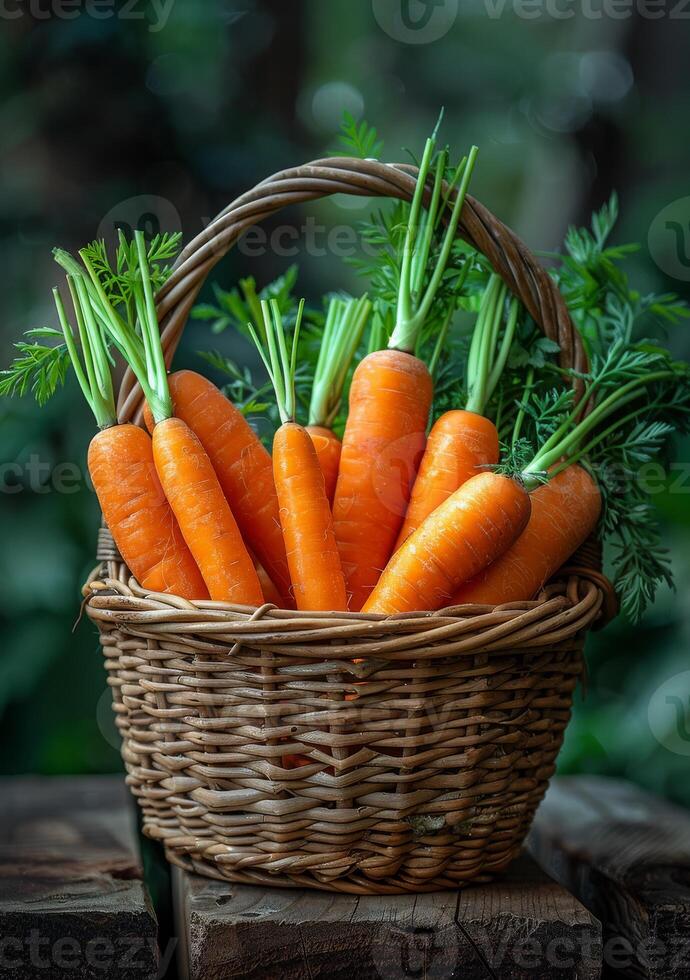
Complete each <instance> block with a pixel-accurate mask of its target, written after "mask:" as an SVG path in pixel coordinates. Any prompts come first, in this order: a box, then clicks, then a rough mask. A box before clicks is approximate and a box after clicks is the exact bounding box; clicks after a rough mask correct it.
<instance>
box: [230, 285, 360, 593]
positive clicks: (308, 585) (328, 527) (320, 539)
mask: <svg viewBox="0 0 690 980" xmlns="http://www.w3.org/2000/svg"><path fill="white" fill-rule="evenodd" d="M261 305H262V313H263V317H264V335H265V337H266V349H264V345H263V344H262V342H261V341H260V340H259V338H258V336H257V335H256V332H255V330H254V328H253V327H252V326H251V324H250V325H249V330H250V331H251V333H252V336H253V338H254V341H255V343H256V345H257V349H258V350H259V353H260V355H261V357H262V359H263V361H264V364H265V366H266V370H267V371H268V374H269V376H270V378H271V381H272V383H273V387H274V388H275V392H276V401H277V404H278V411H279V413H280V418H281V421H282V423H283V424H282V425H281V426H280V428H279V429H278V431H277V432H276V434H275V437H274V440H273V474H274V478H275V485H276V492H277V494H278V502H279V505H280V523H281V527H282V529H283V538H284V541H285V551H286V553H287V560H288V566H289V568H290V578H291V579H292V588H293V595H294V597H295V602H296V604H297V608H298V609H309V610H344V609H347V595H346V592H345V579H344V577H343V572H342V568H341V565H340V558H339V556H338V549H337V546H336V542H335V535H334V533H333V518H332V516H331V509H330V507H329V504H328V499H327V497H326V488H325V483H324V478H323V473H322V471H321V467H320V466H319V460H318V457H317V455H316V450H315V449H314V443H313V442H312V440H311V438H310V436H309V433H308V432H307V431H306V429H304V428H303V427H302V426H301V425H298V424H297V423H296V422H295V421H294V416H295V409H296V399H295V384H294V378H295V367H296V358H297V341H298V337H299V327H300V323H301V318H302V312H303V309H304V302H302V303H301V304H300V307H299V311H298V315H297V323H296V326H295V333H294V335H293V340H292V352H291V354H288V350H287V342H286V339H285V331H284V327H283V320H282V316H281V313H280V307H279V305H278V303H277V302H276V301H275V300H272V301H271V303H270V304H269V303H268V302H266V301H265V300H264V301H263V302H262V304H261Z"/></svg>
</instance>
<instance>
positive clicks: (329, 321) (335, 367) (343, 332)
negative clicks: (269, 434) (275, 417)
mask: <svg viewBox="0 0 690 980" xmlns="http://www.w3.org/2000/svg"><path fill="white" fill-rule="evenodd" d="M370 312H371V303H370V302H369V300H368V299H367V297H366V296H363V297H362V298H361V299H358V300H355V299H352V298H351V297H347V298H346V297H343V296H333V297H332V298H331V299H330V301H329V303H328V309H327V311H326V318H325V322H324V327H323V334H322V335H321V337H320V345H321V346H320V349H319V357H318V360H317V363H316V370H315V372H314V382H313V385H312V393H311V401H310V403H309V424H308V425H307V432H308V433H309V435H310V436H311V438H312V442H313V443H314V447H315V448H316V455H317V456H318V459H319V464H320V465H321V469H322V470H323V477H324V480H325V481H326V496H327V497H328V502H329V503H330V504H332V503H333V497H334V494H335V486H336V483H337V480H338V467H339V465H340V452H341V443H340V439H339V438H338V437H337V435H336V434H335V432H333V424H334V422H335V419H336V417H337V415H338V412H339V411H340V407H341V404H342V400H343V391H344V390H345V382H346V381H347V376H348V373H349V371H350V365H351V364H352V360H353V358H354V356H355V353H356V351H357V348H358V346H359V342H360V340H361V338H362V334H363V332H364V328H365V326H366V323H367V320H368V318H369V314H370Z"/></svg>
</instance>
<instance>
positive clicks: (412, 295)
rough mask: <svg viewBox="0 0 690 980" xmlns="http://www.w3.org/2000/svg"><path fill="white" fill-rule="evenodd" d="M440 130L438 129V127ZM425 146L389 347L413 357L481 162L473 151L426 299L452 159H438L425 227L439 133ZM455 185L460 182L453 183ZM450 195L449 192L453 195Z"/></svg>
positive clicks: (461, 182) (409, 223) (403, 253)
mask: <svg viewBox="0 0 690 980" xmlns="http://www.w3.org/2000/svg"><path fill="white" fill-rule="evenodd" d="M437 129H438V127H437ZM437 129H436V130H435V131H434V134H433V135H432V136H431V137H430V138H429V139H428V140H427V141H426V145H425V147H424V154H423V156H422V161H421V163H420V166H419V174H418V177H417V183H416V186H415V192H414V195H413V198H412V204H411V206H410V214H409V220H408V225H407V229H406V232H405V242H404V245H403V251H402V260H401V267H400V281H399V286H398V303H397V316H396V323H395V328H394V330H393V333H392V336H391V338H390V340H389V343H388V346H389V348H391V349H394V350H401V351H407V352H408V353H413V352H414V350H415V348H416V346H417V340H418V338H419V335H420V332H421V329H422V327H423V326H424V323H425V321H426V319H427V317H428V315H429V312H430V310H431V306H432V303H433V302H434V299H435V297H436V293H437V292H438V289H439V286H440V284H441V281H442V278H443V274H444V272H445V270H446V266H447V264H448V260H449V258H450V255H451V250H452V247H453V242H454V240H455V236H456V233H457V227H458V223H459V221H460V213H461V211H462V206H463V203H464V200H465V196H466V194H467V188H468V187H469V182H470V178H471V176H472V171H473V169H474V164H475V160H476V156H477V152H478V150H477V147H476V146H475V147H472V149H471V151H470V153H469V156H468V159H467V162H466V164H465V167H464V169H463V172H462V180H461V181H460V186H459V188H458V191H457V193H456V195H455V200H454V202H453V208H452V212H451V215H450V218H449V221H448V226H447V228H446V231H445V234H444V237H443V241H442V244H441V251H440V254H439V257H438V259H437V261H436V265H435V267H434V270H433V272H432V274H431V279H430V281H429V283H428V285H427V288H426V290H425V291H424V294H423V295H420V294H421V291H422V288H423V282H424V277H425V275H426V269H427V265H428V262H429V255H430V253H431V245H432V242H433V234H434V231H435V229H436V225H437V220H438V219H439V218H440V216H441V214H442V213H443V211H444V209H445V207H447V206H449V205H448V203H446V201H444V199H443V192H444V187H443V175H444V172H445V168H446V166H447V153H446V151H445V150H444V151H443V152H442V153H441V154H439V157H438V160H437V162H436V168H435V179H434V186H433V188H432V192H431V199H430V202H429V210H428V212H427V214H426V217H425V219H424V220H423V221H420V216H421V212H422V203H423V198H424V191H425V187H426V182H427V177H428V175H429V171H430V169H431V165H432V160H433V156H434V152H435V149H436V133H437ZM454 179H455V178H454ZM448 193H450V192H448ZM442 203H443V205H444V207H443V208H442V207H441V204H442Z"/></svg>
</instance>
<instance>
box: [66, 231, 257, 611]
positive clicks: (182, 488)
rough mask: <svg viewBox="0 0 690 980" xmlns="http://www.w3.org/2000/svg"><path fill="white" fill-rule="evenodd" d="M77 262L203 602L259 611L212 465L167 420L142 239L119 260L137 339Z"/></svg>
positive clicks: (180, 425)
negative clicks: (127, 280)
mask: <svg viewBox="0 0 690 980" xmlns="http://www.w3.org/2000/svg"><path fill="white" fill-rule="evenodd" d="M80 255H81V256H82V260H83V261H84V264H85V266H86V268H87V271H88V273H89V275H90V277H91V280H92V283H93V285H94V286H95V287H96V288H97V289H98V290H99V291H100V293H102V299H103V308H104V310H105V314H106V315H105V318H104V326H105V328H106V329H107V330H108V332H109V333H110V334H111V336H112V338H113V340H114V341H115V343H116V344H117V345H118V347H119V348H120V350H121V352H122V353H123V354H124V356H125V358H126V360H127V361H128V363H129V365H130V366H131V368H132V370H133V371H134V372H135V374H136V376H137V378H138V381H139V383H140V384H141V386H142V389H143V391H144V395H145V397H146V400H147V402H148V404H149V406H150V408H151V411H152V414H153V418H154V422H155V427H154V429H153V436H152V445H153V459H154V463H155V466H156V471H157V473H158V477H159V479H160V482H161V485H162V487H163V491H164V493H165V496H166V497H167V499H168V502H169V504H170V507H171V508H172V511H173V513H174V514H175V517H176V518H177V522H178V524H179V526H180V530H181V532H182V536H183V538H184V540H185V542H186V544H187V547H188V548H189V550H190V552H191V553H192V555H193V557H194V560H195V562H196V564H197V565H198V567H199V571H200V572H201V575H202V577H203V579H204V582H205V583H206V586H207V588H208V591H209V594H210V596H211V598H212V599H214V600H218V601H222V602H232V603H237V604H240V605H249V606H256V605H261V604H263V601H264V597H263V593H262V591H261V586H260V584H259V579H258V577H257V574H256V570H255V568H254V565H253V563H252V560H251V558H250V557H249V553H248V552H247V549H246V547H245V545H244V542H243V540H242V536H241V534H240V531H239V528H238V526H237V523H236V521H235V518H234V516H233V514H232V511H231V509H230V506H229V504H228V502H227V500H226V498H225V495H224V493H223V490H222V488H221V485H220V483H219V481H218V477H217V476H216V473H215V470H214V469H213V465H212V463H211V461H210V459H209V457H208V455H207V453H206V452H205V450H204V447H203V446H202V444H201V442H200V440H199V438H198V437H197V436H196V435H195V434H194V432H193V431H192V430H191V429H190V428H189V426H188V425H187V424H186V422H184V421H183V420H182V419H180V418H175V417H173V405H172V399H171V396H170V389H169V387H168V382H167V371H166V366H165V360H164V357H163V351H162V348H161V343H160V333H159V327H158V320H157V317H156V307H155V301H154V297H153V289H152V285H151V278H150V271H149V264H148V260H147V253H146V246H145V243H144V236H143V233H142V232H140V231H135V233H134V248H132V249H130V250H128V252H127V253H126V261H127V263H128V265H129V272H130V275H131V277H132V286H131V288H132V302H133V303H134V305H135V307H136V310H137V314H138V319H139V325H140V329H141V337H139V336H138V335H137V334H135V333H134V332H133V331H132V330H131V329H130V328H129V326H128V324H126V323H125V322H124V321H123V320H122V318H120V317H118V316H114V315H112V312H113V311H112V309H111V307H110V304H109V303H108V300H107V296H106V295H105V290H104V289H103V284H102V283H101V281H100V279H99V275H98V273H97V272H96V270H95V268H94V265H93V263H92V261H91V258H90V256H89V255H88V253H86V252H85V251H84V250H82V252H81V253H80Z"/></svg>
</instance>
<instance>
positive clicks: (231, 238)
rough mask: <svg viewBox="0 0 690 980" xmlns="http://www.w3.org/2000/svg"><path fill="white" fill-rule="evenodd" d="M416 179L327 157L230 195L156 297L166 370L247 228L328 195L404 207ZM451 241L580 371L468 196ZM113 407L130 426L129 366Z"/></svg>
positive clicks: (546, 278)
mask: <svg viewBox="0 0 690 980" xmlns="http://www.w3.org/2000/svg"><path fill="white" fill-rule="evenodd" d="M417 173H418V171H417V168H416V167H412V166H408V165H405V164H386V163H379V162H378V161H377V160H359V159H357V158H355V157H332V158H328V159H325V160H315V161H313V162H312V163H307V164H304V165H303V166H301V167H294V168H291V169H288V170H281V171H279V172H278V173H276V174H274V175H273V176H272V177H268V178H267V179H266V180H263V181H261V183H259V184H257V185H256V187H254V188H253V189H252V190H250V191H247V192H246V193H245V194H242V195H241V196H240V197H238V198H237V199H236V200H235V201H233V202H232V203H231V204H229V205H228V206H227V207H226V208H225V209H224V210H223V211H221V212H220V214H218V215H217V216H216V217H215V218H214V220H213V221H212V222H211V224H210V225H208V227H206V228H205V229H204V230H203V231H201V232H200V233H199V234H198V235H197V236H196V238H194V239H193V240H192V241H191V242H190V243H189V244H188V245H187V246H186V247H185V248H184V250H183V251H182V252H181V253H180V255H179V257H178V259H177V262H176V263H175V266H174V269H173V272H172V275H171V276H170V278H169V279H168V281H167V282H166V283H165V284H164V285H163V287H162V288H161V289H160V291H159V292H158V295H157V297H156V303H157V313H158V322H159V323H160V325H161V338H162V343H163V350H164V353H165V358H166V362H167V364H168V365H170V363H171V361H172V358H173V355H174V353H175V350H176V348H177V345H178V343H179V341H180V337H181V336H182V331H183V330H184V326H185V323H186V321H187V318H188V316H189V312H190V310H191V309H192V307H193V305H194V303H195V301H196V297H197V295H198V293H199V291H200V289H201V287H202V286H203V283H204V280H205V279H206V276H207V275H208V274H209V272H210V271H211V269H213V267H214V266H215V265H216V263H217V262H219V261H220V260H221V259H222V258H223V256H224V255H226V254H227V252H228V251H229V250H230V249H231V248H232V246H233V245H234V244H235V243H236V242H237V240H238V238H239V237H240V236H241V235H242V234H243V232H245V231H246V230H247V229H248V228H251V227H252V226H253V225H255V224H257V223H258V222H260V221H263V219H264V218H267V217H268V216H269V215H271V214H274V213H275V212H276V211H279V210H281V209H282V208H284V207H287V206H288V205H292V204H302V203H304V202H305V201H315V200H318V199H319V198H322V197H328V196H330V195H331V194H351V195H354V196H359V197H388V198H398V199H400V200H404V201H411V200H412V196H413V194H414V190H415V185H416V178H417ZM429 192H430V191H429V190H427V193H429ZM458 235H459V236H460V237H461V238H463V239H464V240H465V241H466V242H468V243H469V244H470V245H471V246H473V247H474V248H476V249H477V251H479V252H481V253H482V254H483V255H484V256H486V258H487V259H488V260H489V262H490V263H491V265H492V267H493V268H494V270H495V271H496V272H497V273H498V274H499V275H500V276H501V278H502V279H503V280H504V282H505V283H506V285H507V286H508V288H509V289H510V291H511V292H512V293H513V294H514V295H515V296H517V298H518V299H519V300H521V302H522V303H523V305H524V306H525V308H526V309H527V311H528V312H529V314H530V315H531V317H532V318H533V320H534V321H535V323H537V324H538V325H539V327H540V328H541V329H542V330H543V331H544V334H545V335H546V336H547V337H548V338H549V339H550V340H554V341H556V343H557V344H558V345H559V346H560V348H561V351H560V364H561V367H563V368H566V369H568V368H573V369H574V370H575V371H576V372H578V373H582V372H585V371H587V368H588V362H587V355H586V353H585V350H584V348H583V346H582V341H581V339H580V336H579V334H578V332H577V330H576V329H575V327H574V326H573V323H572V320H571V319H570V314H569V313H568V310H567V307H566V305H565V301H564V299H563V297H562V296H561V294H560V292H559V290H558V287H557V286H556V284H555V282H554V281H553V279H552V278H551V276H550V275H549V274H548V273H547V272H546V270H545V269H544V268H543V267H542V265H541V264H540V263H539V262H538V261H537V259H536V258H535V256H534V255H533V254H532V252H531V251H530V250H529V249H528V248H527V246H526V245H525V244H524V243H523V242H522V241H520V239H519V238H518V237H517V235H515V233H514V232H512V231H511V230H510V228H508V227H506V225H504V224H503V222H501V221H499V219H498V218H496V217H495V216H494V215H493V214H492V213H491V212H490V211H489V210H488V209H487V208H485V207H484V205H483V204H481V203H480V202H479V201H477V200H476V198H473V197H470V196H469V195H468V196H467V197H466V198H465V202H464V205H463V208H462V214H461V216H460V223H459V226H458ZM573 385H574V388H575V392H576V395H577V396H578V397H579V396H580V395H581V394H582V390H583V386H582V381H581V380H580V379H579V378H575V379H574V381H573ZM117 407H118V420H119V421H120V422H131V421H135V420H136V419H137V418H138V417H139V416H140V413H141V409H142V392H141V388H140V386H139V384H138V382H137V381H136V378H135V377H134V375H133V373H132V371H131V369H129V368H128V369H127V370H126V372H125V374H124V377H123V379H122V383H121V385H120V391H119V396H118V406H117Z"/></svg>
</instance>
